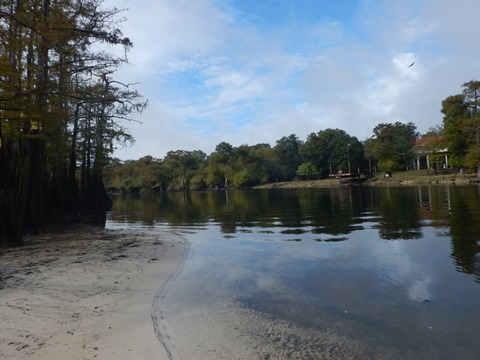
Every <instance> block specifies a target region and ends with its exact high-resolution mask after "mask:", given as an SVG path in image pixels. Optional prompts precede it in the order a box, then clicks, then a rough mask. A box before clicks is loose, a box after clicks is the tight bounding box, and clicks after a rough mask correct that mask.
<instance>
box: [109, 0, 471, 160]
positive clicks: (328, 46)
mask: <svg viewBox="0 0 480 360" xmlns="http://www.w3.org/2000/svg"><path fill="white" fill-rule="evenodd" d="M104 5H105V6H108V7H110V6H116V7H118V8H122V9H127V10H126V11H125V12H124V13H123V15H124V16H125V17H126V19H127V21H126V22H124V23H122V24H121V28H122V30H123V32H124V35H125V36H128V37H129V38H130V39H131V40H132V41H133V43H134V48H133V50H132V51H131V52H130V53H129V54H128V57H129V62H130V64H129V65H128V66H126V67H124V68H123V69H122V70H121V71H120V72H119V73H118V74H117V77H118V80H121V81H124V82H138V83H140V84H139V85H138V86H137V88H138V90H139V91H140V92H141V93H142V94H143V95H144V96H145V98H146V99H148V101H149V107H148V109H147V110H146V111H144V113H142V114H141V115H139V116H137V119H138V120H139V121H140V122H141V123H136V122H132V123H126V124H124V125H125V126H126V127H127V128H128V129H129V130H130V132H131V133H132V134H133V135H134V137H135V139H136V142H135V144H134V145H133V146H132V147H130V148H126V149H122V150H118V151H117V152H116V153H115V156H116V157H119V158H121V159H138V158H139V157H141V156H144V155H152V156H153V157H156V158H162V157H163V156H165V154H166V152H168V151H170V150H202V151H204V152H205V153H207V154H210V153H211V152H212V151H213V150H214V149H215V146H216V145H217V144H218V143H220V142H222V141H226V142H229V143H230V144H232V145H233V146H239V145H241V144H248V145H254V144H257V143H269V144H271V145H272V146H273V145H275V142H276V141H277V140H278V139H280V138H281V137H282V136H288V135H290V134H296V135H297V136H298V137H299V139H300V140H305V139H306V137H307V135H308V134H310V133H312V132H318V131H320V130H323V129H326V128H339V129H343V130H345V131H346V132H347V133H349V134H350V135H352V136H356V137H357V138H358V139H359V140H365V139H367V138H369V137H370V136H371V135H372V129H373V128H374V127H375V125H377V124H379V123H381V122H388V123H391V122H396V121H400V122H413V123H415V124H416V125H417V128H418V130H419V131H420V132H425V131H427V130H428V129H429V128H430V127H432V126H436V125H439V124H441V122H442V114H441V113H440V107H441V101H442V100H443V99H444V98H446V97H447V96H450V95H454V94H457V93H460V92H461V84H463V83H465V82H467V81H470V80H473V79H475V80H479V79H480V66H479V58H480V47H479V46H478V44H477V40H476V34H477V26H476V24H477V16H478V14H479V13H480V2H479V1H478V0H396V1H391V0H148V1H147V0H106V1H105V3H104ZM413 62H414V63H415V64H414V65H413V66H411V67H409V65H410V64H412V63H413Z"/></svg>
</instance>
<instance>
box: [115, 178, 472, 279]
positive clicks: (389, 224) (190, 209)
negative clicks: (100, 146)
mask: <svg viewBox="0 0 480 360" xmlns="http://www.w3.org/2000/svg"><path fill="white" fill-rule="evenodd" d="M113 200H114V202H113V208H112V212H111V213H110V219H111V221H115V222H119V223H122V222H139V223H142V224H143V225H145V226H154V225H155V224H158V223H162V224H165V225H168V226H172V227H184V226H202V225H206V224H210V223H215V224H217V225H218V226H219V228H220V230H221V233H222V234H224V236H225V237H226V238H227V237H228V238H232V237H235V235H236V234H238V233H242V232H243V233H245V232H246V229H255V230H250V231H257V232H258V233H261V234H265V235H267V234H271V235H277V234H279V235H284V236H281V237H275V236H265V237H264V238H265V239H267V238H268V240H276V239H280V240H287V241H288V240H290V241H301V240H303V241H305V240H309V239H312V240H315V241H317V242H338V241H346V240H348V239H349V237H348V236H346V235H349V234H351V233H353V232H355V231H361V230H363V229H365V228H372V229H377V230H378V235H379V236H380V238H381V239H385V240H411V239H420V238H422V237H423V236H424V233H423V231H424V230H423V229H424V228H425V227H426V226H431V227H434V228H435V229H436V230H437V234H438V235H442V234H443V235H447V236H451V240H452V257H453V258H454V259H455V261H456V265H457V266H458V269H459V270H460V271H462V272H465V273H468V274H473V275H475V277H476V279H477V281H480V256H479V253H480V245H479V244H480V235H479V234H480V221H479V220H480V215H479V214H480V209H479V206H480V205H479V204H480V195H479V188H478V187H476V186H471V187H470V186H464V187H443V186H424V187H407V188H399V187H392V188H380V189H379V188H332V189H301V190H280V191H275V190H269V191H230V192H192V193H166V194H162V195H158V194H155V195H147V196H128V195H126V196H117V197H115V198H114V199H113ZM226 235H229V236H226ZM316 235H319V236H316Z"/></svg>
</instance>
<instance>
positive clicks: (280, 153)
mask: <svg viewBox="0 0 480 360" xmlns="http://www.w3.org/2000/svg"><path fill="white" fill-rule="evenodd" d="M301 146H302V142H301V141H300V140H298V137H297V136H296V135H295V134H291V135H289V136H283V137H282V138H281V139H280V140H277V143H276V145H275V154H276V156H277V158H278V160H279V163H280V167H281V169H280V173H281V177H282V178H281V180H292V179H293V178H294V177H295V174H296V171H297V168H298V166H299V165H300V164H301V163H302V157H301V156H300V147H301Z"/></svg>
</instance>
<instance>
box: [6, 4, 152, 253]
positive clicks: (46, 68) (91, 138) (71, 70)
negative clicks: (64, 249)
mask: <svg viewBox="0 0 480 360" xmlns="http://www.w3.org/2000/svg"><path fill="white" fill-rule="evenodd" d="M101 4H102V1H100V0H56V1H53V0H24V1H2V2H0V169H1V175H0V176H1V178H2V179H1V181H0V213H1V214H3V213H6V212H9V214H10V215H8V216H1V217H0V230H1V231H0V242H7V243H10V244H20V243H21V234H23V233H25V232H33V233H38V232H43V231H45V230H46V229H47V227H48V223H49V222H50V221H52V219H55V218H57V217H60V216H69V217H77V216H78V215H79V214H81V213H83V214H86V213H96V214H98V213H99V212H101V211H104V210H105V208H106V206H108V201H107V200H108V199H107V197H106V196H105V190H104V186H103V180H102V174H101V172H102V167H103V166H104V165H105V164H106V162H107V161H108V157H109V155H110V154H111V149H112V148H113V144H114V142H116V141H117V140H119V139H125V138H128V135H127V134H126V132H124V131H123V129H121V127H119V126H118V123H117V121H118V120H119V119H121V118H124V119H126V118H127V116H126V114H129V113H132V112H135V111H141V110H142V109H143V105H141V103H139V102H138V94H135V93H134V92H131V90H128V91H124V90H120V89H119V88H116V89H115V87H114V86H111V85H112V84H114V80H113V79H112V77H111V76H109V75H111V74H113V73H114V71H115V70H116V69H117V68H118V66H120V65H121V64H122V63H124V62H125V61H126V58H125V57H120V58H117V57H114V56H112V55H109V54H107V53H105V52H103V51H94V50H93V47H92V45H93V44H96V43H105V44H110V45H120V46H123V47H124V48H125V51H127V50H128V49H129V48H130V47H131V45H132V44H131V42H130V40H129V39H128V38H126V37H123V34H122V33H121V31H120V30H119V29H118V28H117V24H118V20H117V18H116V16H117V14H118V13H119V10H117V9H115V8H114V9H103V8H102V7H101ZM94 78H96V80H94ZM90 90H93V91H90ZM119 115H120V116H119ZM79 163H81V165H82V179H81V181H78V178H77V168H78V165H79ZM7 209H8V210H7Z"/></svg>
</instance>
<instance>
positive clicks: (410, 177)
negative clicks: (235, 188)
mask: <svg viewBox="0 0 480 360" xmlns="http://www.w3.org/2000/svg"><path fill="white" fill-rule="evenodd" d="M478 182H479V179H478V178H477V176H476V175H475V174H438V175H433V174H432V173H431V172H430V173H428V172H427V171H426V170H419V171H404V172H396V173H391V174H390V175H389V176H387V175H386V174H384V173H377V174H375V175H374V176H373V177H371V178H368V179H367V178H365V180H364V181H362V182H361V185H364V186H402V185H423V184H455V185H467V184H472V183H478ZM338 186H345V184H342V183H341V182H340V179H338V178H334V177H332V178H328V179H318V180H297V181H284V182H274V183H268V184H262V185H258V186H255V187H254V189H300V188H320V187H338Z"/></svg>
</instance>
